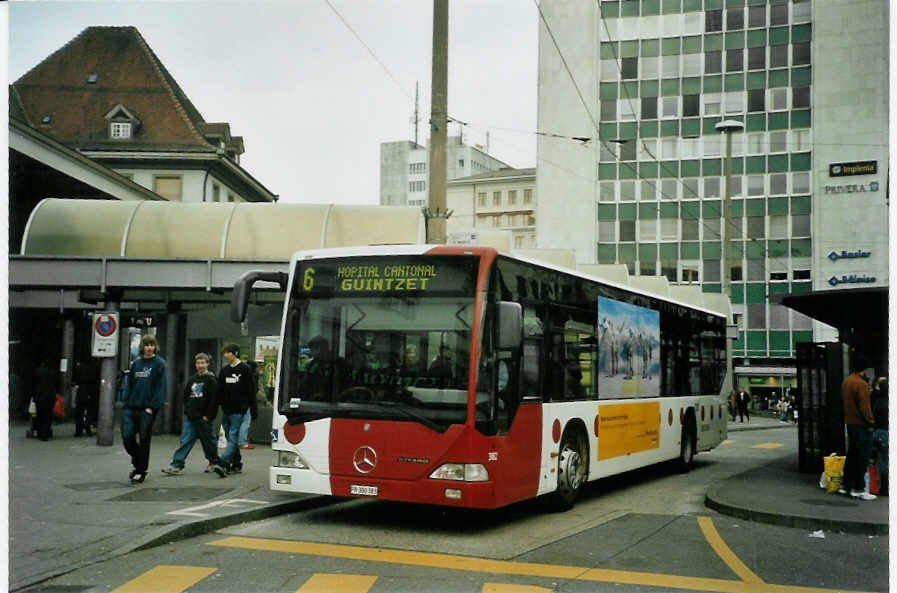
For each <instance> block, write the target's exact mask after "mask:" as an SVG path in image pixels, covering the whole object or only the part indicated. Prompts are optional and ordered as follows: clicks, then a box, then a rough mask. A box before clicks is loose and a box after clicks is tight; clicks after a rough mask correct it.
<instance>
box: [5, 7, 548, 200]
mask: <svg viewBox="0 0 897 593" xmlns="http://www.w3.org/2000/svg"><path fill="white" fill-rule="evenodd" d="M331 5H332V8H331ZM8 7H9V22H8V24H9V54H8V68H9V70H8V76H9V80H10V81H15V80H16V79H18V78H19V77H20V76H22V75H23V74H24V73H25V72H27V71H28V70H29V69H31V68H32V67H34V66H35V65H37V64H38V63H39V62H40V61H41V60H43V59H44V58H45V57H47V56H48V55H50V54H51V53H52V52H53V51H55V50H56V49H58V48H60V47H61V46H62V45H64V44H65V43H66V42H68V41H69V40H71V39H72V38H74V37H75V36H76V35H77V34H78V33H79V32H80V31H82V30H83V29H84V28H85V27H88V26H91V25H133V26H135V27H137V29H138V30H139V31H140V33H141V34H142V35H143V37H144V39H146V41H147V43H148V44H149V46H150V47H151V48H152V49H153V51H155V52H156V55H158V56H159V59H160V60H161V61H162V62H163V63H164V64H165V66H166V67H167V68H168V70H169V72H171V74H172V76H174V78H175V80H177V81H178V84H180V86H181V88H183V89H184V92H185V93H186V94H187V96H188V97H190V99H191V101H192V102H193V104H194V105H195V106H196V108H197V109H199V111H200V113H202V115H203V117H204V118H205V120H206V121H225V122H229V123H230V125H231V133H232V134H234V135H239V136H243V138H244V141H245V146H246V152H245V153H244V154H243V156H242V160H241V164H242V165H243V166H244V167H245V168H246V169H247V170H248V171H249V172H250V173H251V174H252V175H254V176H255V177H256V178H257V179H258V180H259V181H261V182H262V183H263V184H264V185H265V186H266V187H268V188H269V189H270V190H271V191H273V192H274V193H276V194H279V195H280V196H281V199H282V200H284V201H287V202H311V203H329V202H335V203H341V204H375V203H378V201H379V187H380V181H379V179H380V173H379V164H380V143H381V142H389V141H395V140H411V139H413V137H414V128H413V125H412V123H411V120H412V116H413V113H414V86H415V82H419V84H420V120H421V121H420V125H419V133H420V140H421V143H424V141H425V140H426V138H427V136H428V134H429V131H428V123H427V121H428V117H429V108H430V66H431V64H430V57H431V45H432V41H431V30H432V18H433V17H432V2H431V1H429V0H329V4H328V0H290V1H259V0H251V1H250V0H246V1H243V2H233V1H221V0H218V1H216V2H199V1H192V0H174V1H167V2H147V1H116V2H100V1H93V2H69V1H58V2H31V1H14V2H10V3H9V5H8ZM334 9H335V10H334ZM337 13H339V15H341V16H342V18H343V19H345V21H346V22H347V23H348V26H347V25H346V24H344V23H343V22H342V20H341V19H340V17H339V16H338V15H337ZM538 18H539V17H538V12H537V10H536V8H535V5H534V4H533V3H532V2H530V1H528V0H451V2H450V4H449V74H448V78H449V92H448V111H449V115H451V116H452V117H455V118H457V119H460V120H463V121H466V122H470V123H471V124H472V125H470V126H466V127H465V128H464V132H463V133H464V137H465V141H466V142H467V143H468V144H484V145H485V143H486V132H487V130H488V131H489V132H490V134H489V135H490V153H491V154H492V155H493V156H495V157H496V158H499V159H501V160H503V161H505V162H506V163H508V164H510V165H511V166H514V167H533V166H535V162H536V156H535V155H536V139H535V138H536V137H535V135H534V134H533V132H534V131H535V129H536V67H537V43H538ZM349 27H351V29H352V30H354V31H355V33H357V36H358V37H360V38H361V41H359V39H358V38H357V37H356V36H355V34H353V32H352V30H350V28H349ZM362 41H363V43H364V44H362ZM365 45H367V48H370V51H369V50H368V49H367V48H366V47H365ZM372 53H373V54H374V55H375V56H376V58H375V57H373V56H372V55H371V54H372ZM381 63H382V65H381ZM458 133H459V127H458V126H454V125H453V126H451V127H450V134H451V135H457V134H458Z"/></svg>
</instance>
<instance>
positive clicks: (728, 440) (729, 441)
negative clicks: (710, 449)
mask: <svg viewBox="0 0 897 593" xmlns="http://www.w3.org/2000/svg"><path fill="white" fill-rule="evenodd" d="M734 442H735V441H733V440H732V439H726V440H724V441H723V442H722V443H720V445H731V444H732V443H734Z"/></svg>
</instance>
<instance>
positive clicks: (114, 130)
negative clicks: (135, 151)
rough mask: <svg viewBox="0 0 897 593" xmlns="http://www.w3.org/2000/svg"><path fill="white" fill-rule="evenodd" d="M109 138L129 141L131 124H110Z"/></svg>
mask: <svg viewBox="0 0 897 593" xmlns="http://www.w3.org/2000/svg"><path fill="white" fill-rule="evenodd" d="M109 137H110V138H114V139H116V140H127V139H128V138H130V137H131V123H130V122H119V121H114V122H112V123H110V124H109Z"/></svg>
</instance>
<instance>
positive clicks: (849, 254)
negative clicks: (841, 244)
mask: <svg viewBox="0 0 897 593" xmlns="http://www.w3.org/2000/svg"><path fill="white" fill-rule="evenodd" d="M870 255H872V252H871V251H863V250H862V249H858V250H856V251H845V250H844V249H842V250H841V251H832V252H831V253H829V254H828V256H826V257H828V258H829V259H830V260H832V261H838V260H839V259H856V258H859V257H869V256H870Z"/></svg>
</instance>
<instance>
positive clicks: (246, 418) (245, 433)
mask: <svg viewBox="0 0 897 593" xmlns="http://www.w3.org/2000/svg"><path fill="white" fill-rule="evenodd" d="M251 421H252V414H249V413H246V414H243V422H242V423H241V424H240V446H241V447H242V446H243V445H246V444H249V423H250V422H251Z"/></svg>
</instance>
